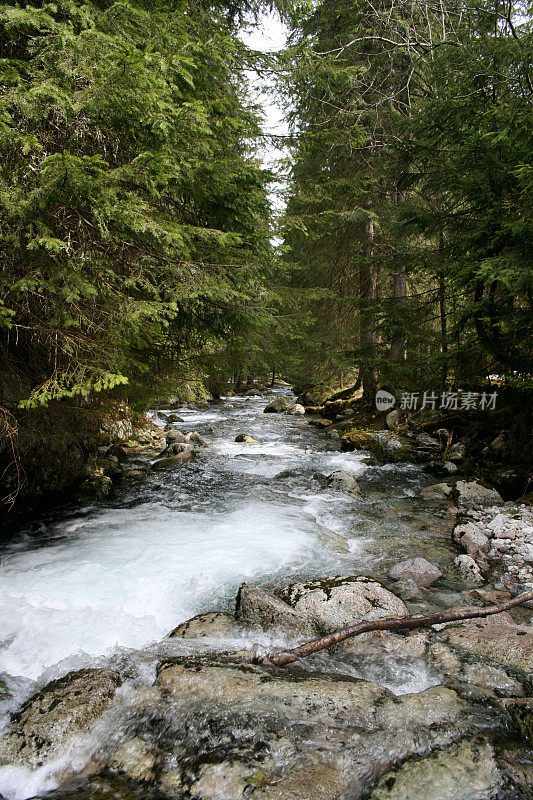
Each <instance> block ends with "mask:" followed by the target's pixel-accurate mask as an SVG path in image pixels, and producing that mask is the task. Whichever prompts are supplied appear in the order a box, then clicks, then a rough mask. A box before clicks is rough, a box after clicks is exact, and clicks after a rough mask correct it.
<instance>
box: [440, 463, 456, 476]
mask: <svg viewBox="0 0 533 800" xmlns="http://www.w3.org/2000/svg"><path fill="white" fill-rule="evenodd" d="M442 467H443V469H444V470H445V471H446V472H449V473H450V475H451V474H452V473H454V472H457V465H456V464H454V463H453V461H445V462H444V464H443V465H442Z"/></svg>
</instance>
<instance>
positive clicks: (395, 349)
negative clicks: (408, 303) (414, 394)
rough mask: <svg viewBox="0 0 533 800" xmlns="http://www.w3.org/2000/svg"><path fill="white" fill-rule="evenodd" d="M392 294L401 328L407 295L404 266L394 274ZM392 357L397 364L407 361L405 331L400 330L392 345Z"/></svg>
mask: <svg viewBox="0 0 533 800" xmlns="http://www.w3.org/2000/svg"><path fill="white" fill-rule="evenodd" d="M392 293H393V295H394V305H395V307H396V312H397V317H398V323H399V325H400V326H401V325H402V324H403V312H404V308H405V295H406V283H405V266H403V265H402V266H401V267H400V269H399V270H398V272H395V273H394V277H393V289H392ZM390 355H391V359H392V360H393V361H394V362H395V363H401V362H402V361H405V333H404V332H403V330H399V331H398V332H397V333H396V334H395V336H394V338H393V340H392V344H391V351H390Z"/></svg>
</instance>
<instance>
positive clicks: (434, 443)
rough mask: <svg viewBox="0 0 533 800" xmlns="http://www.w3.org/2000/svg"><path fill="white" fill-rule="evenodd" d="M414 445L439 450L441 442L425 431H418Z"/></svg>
mask: <svg viewBox="0 0 533 800" xmlns="http://www.w3.org/2000/svg"><path fill="white" fill-rule="evenodd" d="M416 446H417V447H422V448H424V449H428V450H440V448H441V443H440V442H439V441H438V440H437V439H434V438H433V437H432V436H430V435H429V434H427V433H419V434H418V436H417V437H416Z"/></svg>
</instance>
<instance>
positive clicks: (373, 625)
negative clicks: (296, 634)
mask: <svg viewBox="0 0 533 800" xmlns="http://www.w3.org/2000/svg"><path fill="white" fill-rule="evenodd" d="M530 600H533V592H525V594H521V595H519V596H518V597H515V598H513V600H509V601H508V602H507V603H502V605H500V606H488V607H487V608H451V609H450V610H449V611H442V612H441V613H440V614H429V615H427V616H424V617H391V618H389V619H374V620H371V621H370V622H366V621H363V622H358V623H357V624H356V625H351V626H350V627H349V628H342V629H341V630H340V631H335V633H330V634H329V636H323V637H321V638H320V639H313V640H312V641H310V642H306V643H305V644H301V645H300V646H299V647H294V648H293V649H292V650H284V651H283V652H281V653H271V654H270V655H268V656H265V658H263V659H262V660H263V662H264V663H270V664H275V665H276V666H278V667H283V666H285V664H291V663H292V662H293V661H296V660H297V659H299V658H305V656H309V655H311V654H312V653H318V651H319V650H324V649H325V648H326V647H331V646H332V645H334V644H338V643H339V642H343V641H344V640H345V639H349V638H350V637H351V636H357V635H358V634H359V633H367V632H368V631H407V630H414V629H417V628H431V626H432V625H441V624H442V623H444V622H458V621H461V620H464V619H477V618H478V617H488V616H490V615H492V614H500V613H501V612H502V611H507V610H508V609H510V608H514V606H519V605H522V604H523V603H527V602H529V601H530Z"/></svg>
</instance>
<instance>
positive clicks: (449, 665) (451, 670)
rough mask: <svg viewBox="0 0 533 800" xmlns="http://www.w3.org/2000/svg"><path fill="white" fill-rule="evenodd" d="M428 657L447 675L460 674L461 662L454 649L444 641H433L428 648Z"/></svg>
mask: <svg viewBox="0 0 533 800" xmlns="http://www.w3.org/2000/svg"><path fill="white" fill-rule="evenodd" d="M428 657H429V660H430V661H431V662H433V664H434V666H435V667H436V668H437V669H438V670H441V671H442V672H443V673H444V674H445V675H448V676H450V675H452V676H453V675H458V674H459V673H460V672H461V662H460V661H459V659H458V658H457V656H456V655H455V654H454V653H453V652H452V650H451V649H450V648H449V647H448V646H447V645H445V644H443V643H442V642H433V643H432V644H431V645H430V646H429V649H428Z"/></svg>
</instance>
